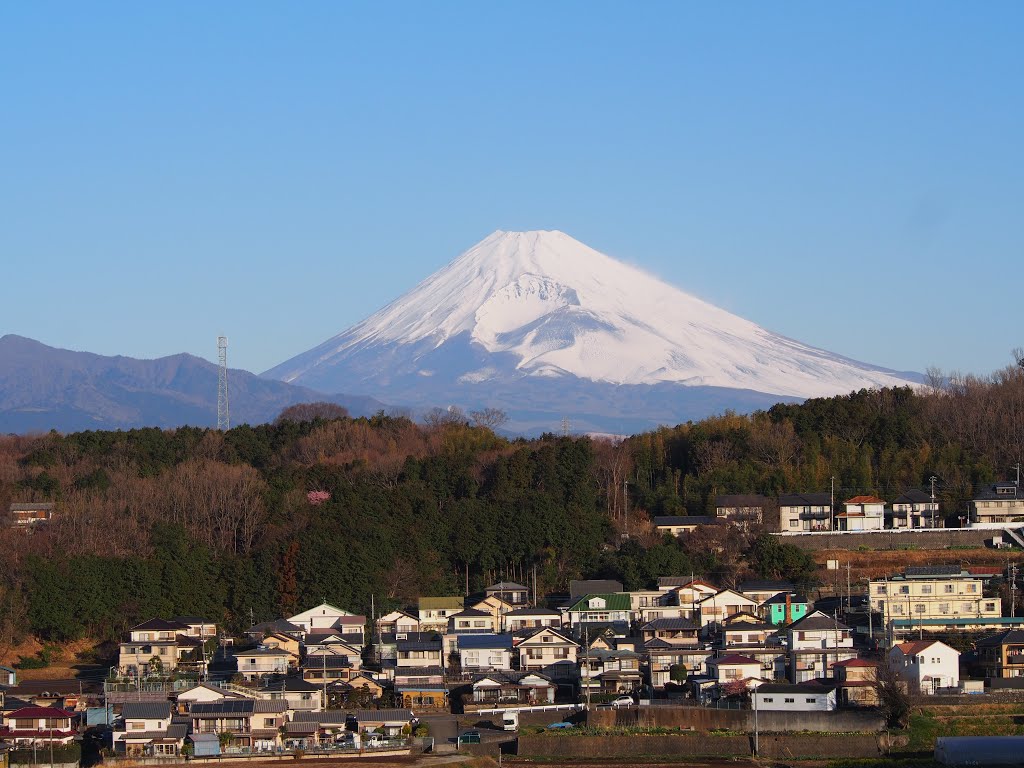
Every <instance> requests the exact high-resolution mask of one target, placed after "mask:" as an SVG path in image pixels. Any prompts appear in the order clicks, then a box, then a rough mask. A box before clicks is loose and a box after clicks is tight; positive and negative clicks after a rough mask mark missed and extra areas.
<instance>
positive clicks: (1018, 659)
mask: <svg viewBox="0 0 1024 768" xmlns="http://www.w3.org/2000/svg"><path fill="white" fill-rule="evenodd" d="M1006 663H1007V664H1024V653H1011V654H1008V655H1007V656H1006Z"/></svg>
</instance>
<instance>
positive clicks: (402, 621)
mask: <svg viewBox="0 0 1024 768" xmlns="http://www.w3.org/2000/svg"><path fill="white" fill-rule="evenodd" d="M419 631H420V620H419V619H418V618H417V617H416V616H413V615H412V614H411V613H406V612H405V611H391V613H386V614H384V615H383V616H381V617H380V618H379V619H377V623H376V632H377V634H378V635H385V634H390V635H402V634H405V633H407V632H419Z"/></svg>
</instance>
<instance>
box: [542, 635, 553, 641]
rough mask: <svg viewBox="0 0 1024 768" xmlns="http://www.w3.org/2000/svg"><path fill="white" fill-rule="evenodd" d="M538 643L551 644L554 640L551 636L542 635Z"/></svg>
mask: <svg viewBox="0 0 1024 768" xmlns="http://www.w3.org/2000/svg"><path fill="white" fill-rule="evenodd" d="M540 641H541V642H542V643H553V642H554V641H555V638H553V637H552V636H551V635H544V637H542V638H541V639H540Z"/></svg>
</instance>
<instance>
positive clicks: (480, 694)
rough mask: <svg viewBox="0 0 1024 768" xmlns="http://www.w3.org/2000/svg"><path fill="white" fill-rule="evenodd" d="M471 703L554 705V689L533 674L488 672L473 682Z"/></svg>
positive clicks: (542, 678) (545, 680)
mask: <svg viewBox="0 0 1024 768" xmlns="http://www.w3.org/2000/svg"><path fill="white" fill-rule="evenodd" d="M472 688H473V694H472V695H473V703H474V704H483V705H488V704H489V705H491V706H502V705H505V706H522V705H526V706H540V705H546V704H554V703H555V693H556V689H557V686H556V685H555V684H554V683H552V682H551V680H549V679H548V678H547V677H545V676H544V675H541V674H538V673H537V672H518V671H515V672H513V671H505V672H489V673H487V674H486V675H484V676H483V677H480V678H478V679H477V680H475V681H473V686H472Z"/></svg>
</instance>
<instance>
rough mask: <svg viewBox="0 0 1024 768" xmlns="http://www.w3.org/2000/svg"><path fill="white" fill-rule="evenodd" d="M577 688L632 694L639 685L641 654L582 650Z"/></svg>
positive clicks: (610, 649) (610, 650)
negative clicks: (578, 686)
mask: <svg viewBox="0 0 1024 768" xmlns="http://www.w3.org/2000/svg"><path fill="white" fill-rule="evenodd" d="M579 663H580V670H579V675H580V689H581V690H582V691H584V692H586V691H588V690H589V691H591V692H592V693H593V692H596V693H632V692H633V691H635V690H637V689H638V688H639V687H640V683H641V682H642V680H643V676H642V675H641V673H640V654H638V653H636V652H635V651H630V650H625V649H618V648H609V649H601V650H587V651H585V652H581V654H580V657H579Z"/></svg>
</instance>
